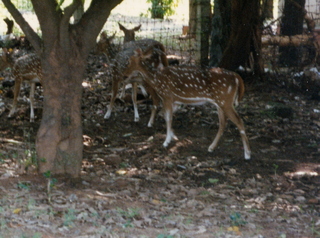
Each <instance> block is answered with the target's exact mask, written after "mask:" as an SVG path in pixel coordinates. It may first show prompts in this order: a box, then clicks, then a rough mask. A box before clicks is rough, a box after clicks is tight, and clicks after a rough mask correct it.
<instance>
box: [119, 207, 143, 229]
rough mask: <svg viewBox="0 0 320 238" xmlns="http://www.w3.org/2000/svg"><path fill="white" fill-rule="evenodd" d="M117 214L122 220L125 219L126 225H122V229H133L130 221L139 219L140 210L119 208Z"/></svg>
mask: <svg viewBox="0 0 320 238" xmlns="http://www.w3.org/2000/svg"><path fill="white" fill-rule="evenodd" d="M117 212H118V213H119V214H120V215H121V216H122V217H123V218H124V219H126V223H125V224H123V227H125V228H128V227H131V228H132V227H134V225H133V224H132V221H133V220H134V219H135V218H138V217H140V209H139V208H128V209H127V210H123V209H121V208H117Z"/></svg>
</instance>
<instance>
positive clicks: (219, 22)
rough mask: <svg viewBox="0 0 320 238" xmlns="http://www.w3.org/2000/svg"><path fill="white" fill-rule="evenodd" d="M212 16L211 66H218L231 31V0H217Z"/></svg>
mask: <svg viewBox="0 0 320 238" xmlns="http://www.w3.org/2000/svg"><path fill="white" fill-rule="evenodd" d="M213 13H214V14H213V17H212V31H211V48H210V63H209V65H210V66H217V65H218V64H219V62H220V60H221V58H222V54H223V51H224V49H225V48H226V46H227V43H228V41H229V37H230V31H231V1H225V0H215V1H214V10H213Z"/></svg>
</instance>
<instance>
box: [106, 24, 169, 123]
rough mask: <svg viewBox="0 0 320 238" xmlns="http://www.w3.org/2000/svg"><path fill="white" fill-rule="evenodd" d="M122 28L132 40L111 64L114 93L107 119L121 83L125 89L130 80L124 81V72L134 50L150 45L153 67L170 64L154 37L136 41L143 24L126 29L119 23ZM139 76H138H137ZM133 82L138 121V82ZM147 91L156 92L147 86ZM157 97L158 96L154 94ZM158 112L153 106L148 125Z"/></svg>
mask: <svg viewBox="0 0 320 238" xmlns="http://www.w3.org/2000/svg"><path fill="white" fill-rule="evenodd" d="M119 26H120V29H121V30H123V31H124V33H125V41H127V40H129V39H131V41H127V42H125V43H124V45H123V49H122V50H121V51H120V52H118V53H117V54H116V56H115V58H114V60H113V64H112V65H111V75H112V77H113V78H112V94H111V100H110V104H109V106H108V109H107V112H106V114H105V115H104V118H105V119H109V118H110V116H111V112H112V109H113V106H114V102H115V100H116V96H117V94H118V90H119V84H120V83H122V84H123V90H122V92H124V87H125V85H126V84H129V83H130V82H124V77H123V76H124V75H123V72H124V71H125V70H126V68H127V66H128V62H129V58H130V57H131V56H132V55H133V54H134V51H135V50H136V49H138V48H141V49H144V50H145V49H147V48H149V47H151V48H152V52H153V53H152V57H150V58H149V59H148V63H149V64H150V66H151V67H152V68H161V67H163V66H168V60H167V57H166V55H165V48H164V46H163V44H161V43H160V42H158V41H156V40H152V39H142V40H138V41H135V40H134V39H133V38H132V37H134V31H137V30H138V29H140V27H141V25H139V26H137V27H135V28H133V29H131V30H129V29H126V28H125V27H124V26H122V25H121V24H120V23H119ZM137 77H138V76H137ZM131 84H132V102H133V108H134V121H135V122H137V121H139V120H140V117H139V112H138V106H137V82H133V83H131ZM146 90H147V92H148V93H149V94H150V95H153V94H154V90H153V89H152V88H150V87H147V88H146ZM154 97H156V96H154ZM155 113H156V108H155V107H153V108H152V111H151V116H150V120H149V122H148V126H149V127H151V126H152V124H153V121H154V117H155Z"/></svg>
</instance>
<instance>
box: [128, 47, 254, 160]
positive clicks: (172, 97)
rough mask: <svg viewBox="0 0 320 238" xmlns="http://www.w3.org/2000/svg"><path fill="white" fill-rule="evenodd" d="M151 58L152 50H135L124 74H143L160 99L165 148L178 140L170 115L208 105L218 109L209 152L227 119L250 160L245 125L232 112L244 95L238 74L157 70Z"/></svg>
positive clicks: (195, 69) (218, 70) (214, 70)
mask: <svg viewBox="0 0 320 238" xmlns="http://www.w3.org/2000/svg"><path fill="white" fill-rule="evenodd" d="M152 55H153V49H152V48H148V49H147V50H145V51H143V50H141V49H137V50H135V52H134V54H133V55H132V56H131V57H130V60H129V65H128V66H127V67H126V70H125V71H124V75H125V76H126V77H128V78H129V79H128V80H129V81H130V76H131V75H132V74H134V73H135V72H139V73H140V74H142V75H143V77H142V79H143V80H144V81H145V83H146V84H148V85H149V87H151V88H153V89H154V90H155V92H156V94H157V96H159V97H160V98H161V101H162V104H163V111H164V119H165V121H166V127H167V135H166V139H165V141H164V143H163V146H164V147H167V146H168V145H169V143H170V142H171V139H172V138H174V139H177V137H176V136H175V135H174V133H173V130H172V115H173V113H174V111H175V110H176V109H177V106H178V105H180V104H189V105H202V104H204V103H211V104H214V105H215V106H216V107H217V108H218V116H219V129H218V132H217V135H216V137H215V139H214V140H213V142H212V144H211V145H210V146H209V148H208V151H209V152H212V151H213V150H214V149H215V148H216V146H217V144H218V141H219V139H220V137H221V135H222V134H223V131H224V129H225V126H226V120H227V118H229V119H230V120H231V121H232V122H233V123H234V124H235V125H236V126H237V127H238V129H239V131H240V135H241V139H242V143H243V146H244V157H245V159H250V158H251V151H250V147H249V141H248V138H247V136H246V133H245V128H244V124H243V121H242V119H241V118H240V116H239V115H238V113H237V112H236V111H235V109H234V105H238V102H239V101H240V100H241V98H242V97H243V94H244V84H243V80H242V78H241V77H240V76H239V75H238V74H236V73H234V72H232V71H228V70H225V69H222V68H211V69H209V68H208V69H202V68H200V67H196V66H175V67H172V66H169V67H164V68H163V69H160V70H157V69H155V68H152V67H150V65H149V63H148V60H149V59H150V57H153V56H152ZM131 80H132V79H131ZM133 80H134V79H133Z"/></svg>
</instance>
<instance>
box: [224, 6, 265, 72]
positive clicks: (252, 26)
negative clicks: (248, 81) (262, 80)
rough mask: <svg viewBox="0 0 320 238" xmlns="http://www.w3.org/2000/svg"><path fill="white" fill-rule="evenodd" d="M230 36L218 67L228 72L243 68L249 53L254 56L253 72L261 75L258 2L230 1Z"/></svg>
mask: <svg viewBox="0 0 320 238" xmlns="http://www.w3.org/2000/svg"><path fill="white" fill-rule="evenodd" d="M231 2H232V4H231V34H230V39H229V41H228V44H227V47H226V49H225V51H224V53H223V56H222V59H221V61H220V63H219V66H220V67H222V68H226V69H229V70H236V69H237V68H238V67H239V66H241V65H242V66H245V65H246V64H247V62H248V60H249V56H250V53H251V52H252V53H253V54H255V55H254V56H253V58H254V59H255V63H254V64H255V66H254V68H255V70H258V72H255V73H257V74H258V75H260V76H261V75H262V71H263V69H262V68H261V65H262V64H261V54H260V50H261V49H259V47H261V39H260V38H259V35H261V33H259V31H260V29H261V27H260V26H261V19H260V13H259V10H260V1H256V0H231Z"/></svg>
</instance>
